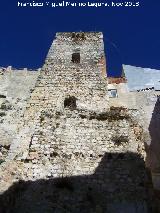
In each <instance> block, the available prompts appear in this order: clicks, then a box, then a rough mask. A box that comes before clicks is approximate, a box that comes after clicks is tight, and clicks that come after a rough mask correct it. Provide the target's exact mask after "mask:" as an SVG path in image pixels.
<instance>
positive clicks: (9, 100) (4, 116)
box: [0, 67, 39, 160]
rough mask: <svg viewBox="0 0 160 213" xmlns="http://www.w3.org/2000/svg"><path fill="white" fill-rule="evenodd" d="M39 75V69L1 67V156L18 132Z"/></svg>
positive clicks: (4, 153) (5, 152)
mask: <svg viewBox="0 0 160 213" xmlns="http://www.w3.org/2000/svg"><path fill="white" fill-rule="evenodd" d="M38 75H39V70H35V71H33V70H32V71H29V70H27V69H22V70H17V69H13V68H11V67H7V68H0V85H1V86H0V135H1V137H0V146H1V148H0V149H1V154H0V155H1V157H0V158H3V155H4V157H5V156H6V154H7V152H8V149H9V147H10V144H11V142H12V141H13V139H14V138H15V136H16V135H17V133H18V126H19V123H20V122H22V120H23V114H24V111H25V107H26V104H27V101H28V99H29V97H30V93H31V90H33V88H34V86H35V82H36V80H37V77H38ZM1 160H2V159H1Z"/></svg>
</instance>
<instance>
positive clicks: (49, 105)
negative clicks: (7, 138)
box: [0, 32, 152, 213]
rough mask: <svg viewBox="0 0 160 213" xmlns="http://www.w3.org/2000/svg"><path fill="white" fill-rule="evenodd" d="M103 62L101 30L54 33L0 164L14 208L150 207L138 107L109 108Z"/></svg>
mask: <svg viewBox="0 0 160 213" xmlns="http://www.w3.org/2000/svg"><path fill="white" fill-rule="evenodd" d="M73 53H76V54H74V55H72V54H73ZM79 53H80V58H79ZM74 57H75V58H76V61H74V60H75V58H74ZM104 68H105V56H104V46H103V35H102V33H83V32H81V33H58V34H57V35H56V39H55V40H54V42H53V44H52V46H51V48H50V50H49V53H48V56H47V58H46V61H45V64H44V66H43V68H42V70H41V73H40V75H39V77H38V80H37V82H36V86H35V89H34V91H33V92H32V94H31V98H30V100H29V102H28V105H27V108H26V111H25V113H24V122H23V123H22V124H21V125H20V127H21V130H20V132H19V134H18V136H17V138H16V139H15V140H14V141H13V143H12V145H11V148H10V152H9V155H8V158H7V162H6V164H5V163H4V164H3V165H2V167H1V174H2V178H1V185H0V188H1V190H2V189H3V191H5V190H6V188H7V187H9V186H11V185H12V184H13V183H14V182H16V183H15V184H13V185H12V186H11V187H10V188H9V189H8V191H6V192H5V193H4V194H2V196H1V197H0V199H1V200H2V201H3V200H4V199H6V198H7V200H9V201H12V203H14V204H12V205H10V206H12V208H11V210H12V212H16V213H17V212H21V211H22V210H23V212H60V213H61V212H86V213H88V212H128V213H129V212H139V213H142V212H152V209H151V196H150V193H149V192H148V188H147V183H148V179H147V173H146V170H145V165H144V158H145V152H144V146H143V129H142V127H141V126H140V125H139V124H138V122H137V118H138V117H139V113H138V111H137V110H127V109H126V108H123V107H112V108H109V98H108V92H107V80H106V77H104V75H103V73H104ZM6 173H7V174H8V176H7V177H6ZM6 180H7V181H6ZM17 180H22V181H21V182H17ZM6 182H7V183H8V184H6ZM21 191H23V193H21ZM19 193H20V196H19ZM13 195H14V196H13ZM15 195H17V196H15ZM8 206H9V203H5V204H3V205H1V208H2V209H3V210H4V209H5V210H6V209H7V208H8V209H9V207H8Z"/></svg>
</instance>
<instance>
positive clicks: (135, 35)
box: [0, 0, 160, 76]
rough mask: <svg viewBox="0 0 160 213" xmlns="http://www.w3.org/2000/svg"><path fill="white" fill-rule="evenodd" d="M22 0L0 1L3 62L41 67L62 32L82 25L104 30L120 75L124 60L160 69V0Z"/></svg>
mask: <svg viewBox="0 0 160 213" xmlns="http://www.w3.org/2000/svg"><path fill="white" fill-rule="evenodd" d="M44 1H45V0H40V1H39V0H35V2H44ZM54 1H55V0H48V2H50V3H51V2H54ZM75 1H76V2H77V1H78V0H75ZM86 1H88V0H82V2H86ZM94 1H95V2H102V0H94ZM17 2H18V1H16V0H5V1H4V0H3V1H2V2H1V3H0V66H3V67H6V66H8V65H12V66H13V67H16V68H23V67H27V68H30V69H32V68H33V69H34V68H39V67H41V66H42V65H43V63H44V60H45V57H46V54H47V52H48V49H49V47H50V45H51V43H52V40H53V38H54V36H55V33H56V32H58V31H80V30H81V31H102V32H103V33H104V42H105V51H106V58H107V69H108V74H109V75H113V76H118V75H120V73H121V66H122V63H123V64H130V65H135V66H142V67H150V68H155V69H160V12H159V11H160V1H159V0H144V1H142V0H141V1H140V6H139V7H130V8H129V7H117V8H114V7H101V8H89V7H86V8H80V7H77V8H50V7H39V8H38V7H32V8H31V7H27V8H26V7H17ZM19 2H33V1H29V0H26V1H25V0H19ZM59 2H60V0H59ZM72 2H73V0H72ZM90 2H93V1H91V0H90ZM103 2H108V3H109V2H111V0H104V1H103ZM113 2H124V0H119V1H118V0H113ZM132 2H133V3H134V2H138V1H135V0H133V1H132Z"/></svg>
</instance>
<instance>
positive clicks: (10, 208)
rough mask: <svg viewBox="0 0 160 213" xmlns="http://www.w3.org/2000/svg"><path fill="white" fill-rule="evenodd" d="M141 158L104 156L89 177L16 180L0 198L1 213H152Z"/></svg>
mask: <svg viewBox="0 0 160 213" xmlns="http://www.w3.org/2000/svg"><path fill="white" fill-rule="evenodd" d="M148 182H149V181H148V179H147V175H146V170H145V165H144V161H143V159H142V158H141V157H140V156H139V155H138V154H135V153H129V152H128V153H106V154H105V155H104V156H103V158H102V160H101V162H100V164H99V166H98V168H97V169H96V171H95V173H94V174H92V175H83V176H72V177H63V178H53V179H49V180H37V181H26V182H25V181H19V182H17V183H15V184H13V185H12V186H11V187H10V188H9V189H8V190H7V191H6V192H4V193H3V194H2V195H1V196H0V212H1V213H22V212H23V213H50V212H52V213H53V212H56V213H72V212H73V213H94V212H95V213H103V212H105V213H124V212H125V213H151V212H155V211H153V209H152V208H151V202H152V201H151V197H150V196H149V192H148V189H147V184H148Z"/></svg>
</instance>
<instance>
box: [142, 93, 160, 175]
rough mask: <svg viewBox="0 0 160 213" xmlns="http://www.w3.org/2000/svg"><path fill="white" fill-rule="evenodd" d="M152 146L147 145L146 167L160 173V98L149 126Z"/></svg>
mask: <svg viewBox="0 0 160 213" xmlns="http://www.w3.org/2000/svg"><path fill="white" fill-rule="evenodd" d="M149 134H150V137H151V143H150V145H147V144H145V145H146V153H147V157H146V165H147V167H149V168H150V169H151V171H152V172H155V173H160V98H159V97H158V98H157V102H156V104H155V107H154V110H153V113H152V118H151V121H150V125H149Z"/></svg>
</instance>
